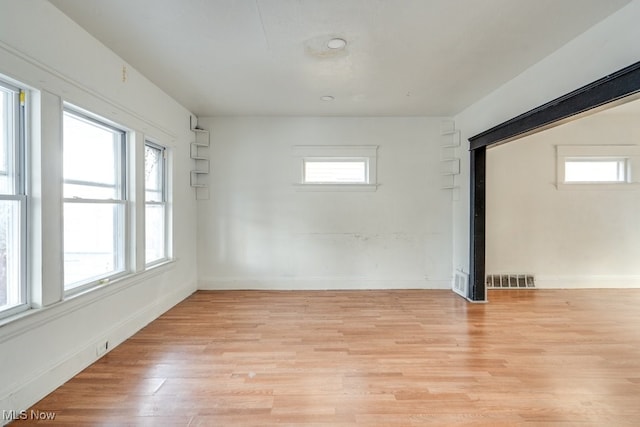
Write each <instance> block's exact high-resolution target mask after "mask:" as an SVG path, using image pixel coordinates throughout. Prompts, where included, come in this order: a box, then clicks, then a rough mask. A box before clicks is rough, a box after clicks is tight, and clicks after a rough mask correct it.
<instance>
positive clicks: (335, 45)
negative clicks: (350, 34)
mask: <svg viewBox="0 0 640 427" xmlns="http://www.w3.org/2000/svg"><path fill="white" fill-rule="evenodd" d="M346 45H347V41H346V40H345V39H341V38H337V37H336V38H334V39H331V40H329V42H328V43H327V47H328V48H329V49H334V50H338V49H344V48H345V46H346Z"/></svg>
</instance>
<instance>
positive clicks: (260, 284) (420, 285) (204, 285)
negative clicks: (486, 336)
mask: <svg viewBox="0 0 640 427" xmlns="http://www.w3.org/2000/svg"><path fill="white" fill-rule="evenodd" d="M198 289H200V290H287V291H288V290H310V291H311V290H360V289H362V290H367V289H370V290H373V289H451V279H443V280H426V279H424V280H421V279H398V280H393V279H349V278H300V279H291V278H273V279H255V278H216V277H214V278H204V279H201V280H200V281H199V282H198Z"/></svg>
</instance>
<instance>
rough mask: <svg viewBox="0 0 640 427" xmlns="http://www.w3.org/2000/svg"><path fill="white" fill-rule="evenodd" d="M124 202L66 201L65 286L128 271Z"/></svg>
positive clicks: (72, 286) (72, 285) (66, 287)
mask: <svg viewBox="0 0 640 427" xmlns="http://www.w3.org/2000/svg"><path fill="white" fill-rule="evenodd" d="M123 230H124V205H122V204H115V203H94V204H92V203H65V206H64V286H65V289H72V288H75V287H77V286H79V285H82V284H84V283H88V282H92V281H94V280H97V279H99V278H100V277H104V276H108V275H111V274H114V273H117V272H121V271H124V265H123V264H124V263H123V261H122V260H123V259H124V256H123V254H124V235H123V234H124V233H123Z"/></svg>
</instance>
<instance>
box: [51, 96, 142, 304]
mask: <svg viewBox="0 0 640 427" xmlns="http://www.w3.org/2000/svg"><path fill="white" fill-rule="evenodd" d="M63 114H70V115H73V116H75V117H76V118H79V119H81V120H84V121H87V122H88V123H91V124H93V125H97V126H98V127H103V128H105V129H108V130H110V131H113V132H115V133H119V134H120V135H121V140H120V147H119V154H120V158H119V159H118V163H119V164H120V165H119V173H120V178H119V183H118V184H117V185H118V187H119V189H118V190H119V191H118V192H119V194H118V196H117V198H109V199H90V198H80V197H73V198H67V197H64V198H63V203H64V205H67V204H71V203H80V204H104V203H106V204H118V205H121V206H122V215H121V217H120V220H121V223H122V224H121V225H120V226H121V233H118V234H116V235H114V236H113V238H114V240H116V239H118V240H120V241H119V242H118V243H117V244H116V250H117V248H118V247H119V248H121V250H122V253H119V254H118V257H117V261H116V264H117V267H116V266H115V265H114V271H113V272H110V273H106V274H96V275H95V276H92V277H90V278H88V279H87V280H86V281H80V282H74V283H71V285H74V286H72V287H69V288H67V283H66V281H64V280H63V289H64V295H66V296H68V295H73V294H77V293H80V292H84V291H86V290H88V289H91V288H93V287H95V286H98V285H103V284H107V283H110V282H111V281H112V280H114V279H118V278H121V277H123V276H126V275H127V274H129V273H130V268H131V267H130V256H129V253H130V230H131V224H130V221H131V220H130V212H129V202H128V200H129V187H128V185H129V171H128V168H127V164H128V150H127V141H128V132H127V130H126V129H125V128H124V127H122V126H119V125H117V124H115V123H113V122H111V121H109V120H108V119H105V118H103V117H100V116H98V115H95V114H92V113H90V112H88V111H86V110H83V109H80V108H78V107H75V106H73V105H69V104H65V105H64V109H63ZM62 139H63V147H64V135H63V138H62ZM63 150H64V148H63ZM67 182H68V181H67V180H65V179H64V165H63V183H67ZM74 183H75V182H74ZM83 185H87V186H91V183H90V182H86V183H83ZM63 193H64V190H63ZM64 238H65V232H64V230H63V241H64ZM63 256H64V253H63ZM63 270H64V267H63ZM63 276H64V275H63Z"/></svg>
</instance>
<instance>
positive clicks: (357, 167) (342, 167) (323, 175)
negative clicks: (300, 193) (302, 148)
mask: <svg viewBox="0 0 640 427" xmlns="http://www.w3.org/2000/svg"><path fill="white" fill-rule="evenodd" d="M367 165H368V160H367V159H314V158H310V159H304V182H305V183H314V184H322V183H326V184H329V183H331V184H337V183H349V184H368V174H367Z"/></svg>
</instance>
